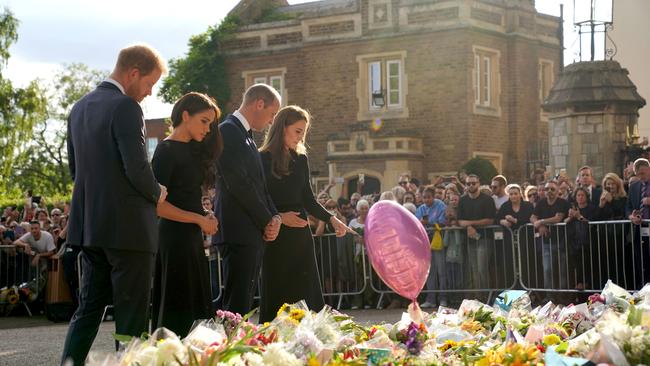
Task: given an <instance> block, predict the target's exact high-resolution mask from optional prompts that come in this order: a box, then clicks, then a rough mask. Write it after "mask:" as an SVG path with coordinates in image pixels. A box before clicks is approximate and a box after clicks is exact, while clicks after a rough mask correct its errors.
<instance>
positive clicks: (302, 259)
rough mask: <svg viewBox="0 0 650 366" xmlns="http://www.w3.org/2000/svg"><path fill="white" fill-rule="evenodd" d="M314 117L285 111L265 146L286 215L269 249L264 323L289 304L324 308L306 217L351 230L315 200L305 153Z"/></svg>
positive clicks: (273, 189)
mask: <svg viewBox="0 0 650 366" xmlns="http://www.w3.org/2000/svg"><path fill="white" fill-rule="evenodd" d="M309 119H310V116H309V113H308V112H307V111H305V110H304V109H302V108H300V107H298V106H287V107H284V108H282V109H280V111H278V114H277V115H276V116H275V119H274V121H273V124H272V125H271V128H270V129H269V131H268V133H267V134H266V138H265V140H264V145H263V146H262V147H261V148H260V152H261V156H262V165H263V166H264V174H265V175H266V184H267V187H268V190H269V193H270V194H271V198H272V199H273V203H274V204H275V206H276V208H277V209H278V211H279V212H280V215H281V216H282V227H281V229H280V233H279V234H278V237H277V238H276V239H275V241H272V242H269V243H268V245H267V246H266V248H265V249H264V260H263V261H262V288H261V291H260V294H261V302H260V319H259V321H260V323H262V322H265V321H270V320H272V319H273V318H275V316H276V312H277V311H278V308H279V307H280V306H282V304H283V303H285V302H286V303H293V302H296V301H300V300H305V302H306V303H307V305H308V306H309V308H310V309H312V310H314V311H319V310H320V309H321V308H322V307H323V305H324V301H323V293H322V290H321V285H320V280H319V275H318V268H317V267H316V255H315V251H314V240H313V239H312V235H311V230H310V229H309V225H308V222H307V214H310V215H313V216H314V217H316V218H317V219H319V220H323V221H325V222H329V223H331V224H332V226H333V227H334V230H335V232H336V235H337V236H343V235H345V233H346V232H349V231H351V229H350V228H348V227H347V226H346V225H345V224H344V223H343V222H341V221H340V220H339V219H337V218H336V216H332V214H331V213H329V212H328V211H327V210H325V208H324V207H323V206H322V205H321V204H319V203H318V202H316V199H315V198H314V192H312V189H311V185H310V179H309V164H308V162H307V155H306V149H305V135H306V134H307V129H308V128H309Z"/></svg>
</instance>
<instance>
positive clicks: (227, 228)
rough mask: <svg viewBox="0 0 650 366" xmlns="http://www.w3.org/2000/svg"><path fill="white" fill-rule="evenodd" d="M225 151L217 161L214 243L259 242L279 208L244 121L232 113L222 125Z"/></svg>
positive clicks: (255, 243) (240, 243)
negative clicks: (217, 220)
mask: <svg viewBox="0 0 650 366" xmlns="http://www.w3.org/2000/svg"><path fill="white" fill-rule="evenodd" d="M219 131H220V132H221V136H222V137H223V145H224V148H223V153H222V154H221V156H220V157H219V161H218V162H217V172H218V179H217V187H216V188H217V189H216V198H215V204H214V208H215V210H214V211H215V216H216V217H217V218H218V219H219V231H218V232H217V235H214V236H213V244H222V243H228V244H239V245H259V244H261V243H262V242H263V234H264V228H265V227H266V224H268V223H269V221H271V218H272V217H273V215H277V214H278V211H277V210H276V208H275V205H274V204H273V201H272V200H271V196H270V195H269V193H268V190H267V188H266V180H265V177H264V171H263V168H262V160H261V158H260V154H259V152H258V151H257V146H255V142H254V141H253V140H252V139H251V138H250V137H249V136H248V133H247V132H246V129H245V128H244V126H243V125H242V124H241V122H240V121H239V120H238V119H237V118H236V117H235V116H233V115H229V116H228V117H226V119H225V120H224V121H223V122H221V124H220V125H219Z"/></svg>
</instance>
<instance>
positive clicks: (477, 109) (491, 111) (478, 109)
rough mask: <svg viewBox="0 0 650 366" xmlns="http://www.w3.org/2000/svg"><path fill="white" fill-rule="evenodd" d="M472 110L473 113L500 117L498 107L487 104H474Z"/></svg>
mask: <svg viewBox="0 0 650 366" xmlns="http://www.w3.org/2000/svg"><path fill="white" fill-rule="evenodd" d="M473 112H474V114H480V115H484V116H492V117H501V108H500V107H492V106H489V107H488V106H483V105H477V104H474V111H473Z"/></svg>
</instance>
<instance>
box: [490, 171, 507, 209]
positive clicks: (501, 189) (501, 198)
mask: <svg viewBox="0 0 650 366" xmlns="http://www.w3.org/2000/svg"><path fill="white" fill-rule="evenodd" d="M507 185H508V180H507V179H506V177H504V176H503V175H497V176H495V177H494V178H492V184H490V189H491V190H492V199H494V205H495V206H496V208H497V210H499V208H501V205H502V204H504V203H506V201H508V195H507V194H506V186H507Z"/></svg>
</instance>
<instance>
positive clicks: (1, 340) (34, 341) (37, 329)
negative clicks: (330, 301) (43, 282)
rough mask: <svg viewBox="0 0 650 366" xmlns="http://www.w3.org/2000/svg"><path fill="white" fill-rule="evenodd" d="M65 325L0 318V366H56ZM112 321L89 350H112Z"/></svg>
mask: <svg viewBox="0 0 650 366" xmlns="http://www.w3.org/2000/svg"><path fill="white" fill-rule="evenodd" d="M403 311H404V310H346V311H344V312H345V313H347V314H349V315H351V316H353V317H354V318H355V320H356V321H357V322H360V323H381V322H383V321H386V322H391V323H394V322H396V321H398V320H399V319H400V318H401V316H402V312H403ZM67 330H68V325H67V323H52V322H50V321H49V320H47V319H46V318H45V317H44V316H42V315H41V316H34V317H31V318H28V317H0V365H3V366H5V365H6V366H10V365H11V366H13V365H16V366H18V365H20V366H23V365H30V366H32V365H33V366H36V365H48V366H49V365H58V362H59V358H60V357H61V350H62V349H63V342H64V340H65V335H66V332H67ZM114 330H115V328H114V323H113V322H108V321H107V322H104V323H102V325H101V327H100V329H99V333H98V334H97V338H96V339H95V343H94V345H93V348H92V351H96V352H101V353H110V352H113V350H114V349H115V348H114V347H115V343H114V341H113V336H112V334H113V332H114Z"/></svg>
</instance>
